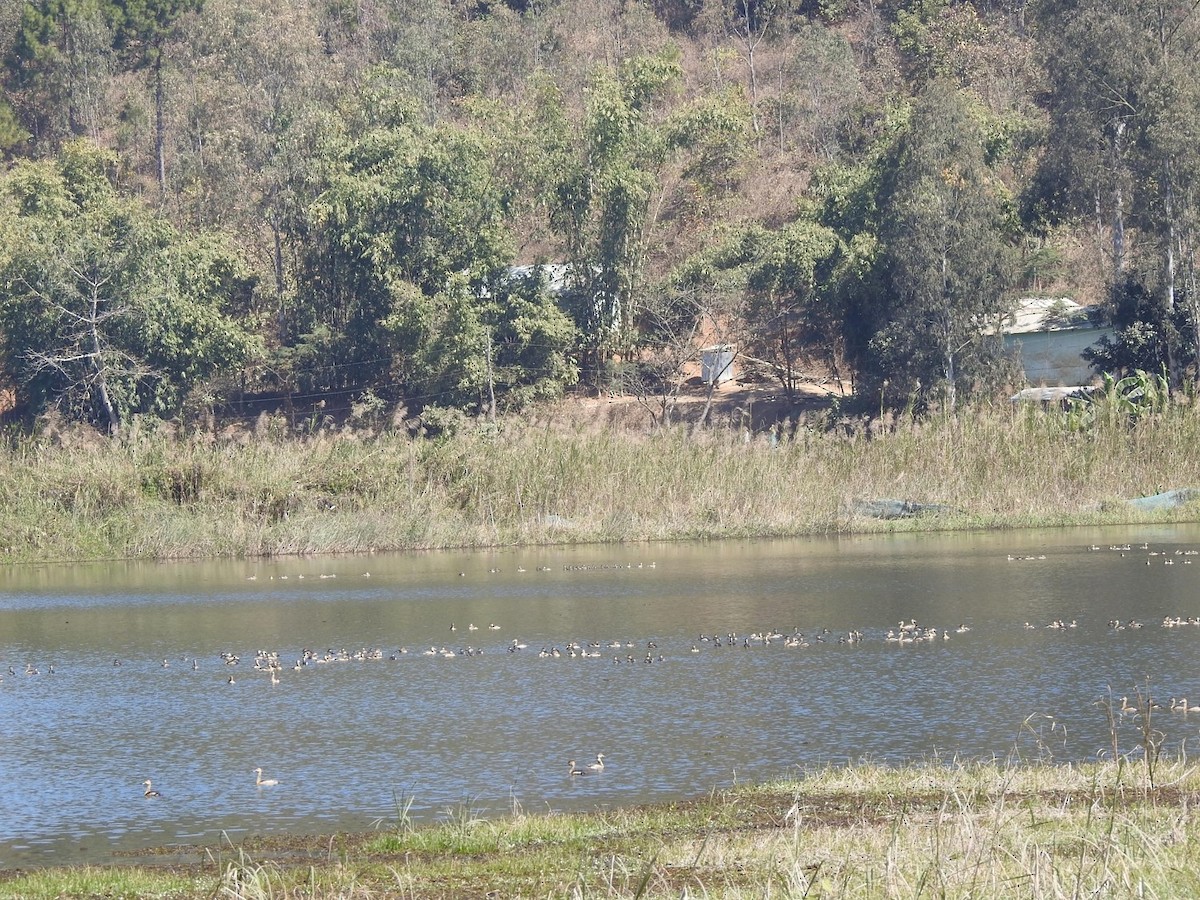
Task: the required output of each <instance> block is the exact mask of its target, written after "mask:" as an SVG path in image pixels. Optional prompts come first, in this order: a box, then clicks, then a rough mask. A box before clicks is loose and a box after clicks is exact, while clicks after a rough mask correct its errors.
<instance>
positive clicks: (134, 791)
mask: <svg viewBox="0 0 1200 900" xmlns="http://www.w3.org/2000/svg"><path fill="white" fill-rule="evenodd" d="M1193 560H1200V527H1197V526H1153V527H1131V528H1121V529H1109V528H1106V529H1098V528H1086V529H1072V530H1045V531H1018V532H1005V533H986V534H944V535H943V534H921V535H899V536H876V537H853V538H828V539H803V540H780V541H753V542H750V541H746V542H743V541H729V542H720V543H691V544H667V545H657V544H656V545H636V546H611V547H610V546H601V547H596V546H592V547H583V548H533V549H521V550H505V551H496V552H473V553H465V552H463V553H450V552H441V553H422V554H396V555H387V556H383V555H376V556H369V557H350V558H328V557H322V558H288V559H273V560H266V561H262V560H257V561H228V560H225V561H216V562H203V563H190V562H189V563H162V564H150V563H133V562H123V563H105V564H96V565H39V566H28V567H15V568H9V569H6V570H4V572H3V584H2V586H0V587H2V589H0V675H2V676H3V680H2V681H0V795H2V796H3V797H4V798H5V804H4V815H3V816H0V867H16V866H31V865H32V866H36V865H46V864H51V863H56V864H58V863H74V862H83V861H91V862H111V861H114V860H120V859H123V858H128V855H129V854H131V853H136V852H137V851H139V850H142V849H145V848H149V847H160V846H179V847H181V848H184V849H182V850H181V851H180V852H181V853H189V852H193V851H191V850H188V849H187V848H189V847H192V846H194V845H200V844H209V845H212V844H218V843H220V842H222V841H223V840H229V841H233V842H237V841H240V840H242V839H244V838H246V837H248V836H250V835H272V834H282V833H326V832H332V831H335V830H362V829H369V828H371V827H374V826H376V825H377V824H378V825H381V826H386V825H387V823H389V822H395V820H396V817H397V814H398V810H399V809H401V808H407V810H408V815H409V816H410V817H411V818H412V819H413V820H414V821H416V822H431V821H436V820H438V819H440V818H443V817H447V816H452V817H458V816H460V815H463V814H465V813H466V812H470V813H472V814H478V815H489V814H492V815H494V814H500V813H504V812H508V811H510V810H512V809H514V808H520V809H524V810H527V811H530V812H544V811H547V810H577V809H592V808H597V807H609V806H617V805H625V804H633V803H641V802H651V801H661V800H668V799H673V798H683V797H694V796H697V795H701V794H705V793H707V792H709V791H710V790H712V789H713V788H720V787H725V786H729V785H731V784H734V783H739V782H756V781H764V780H768V779H776V778H787V777H795V776H797V775H799V774H802V773H803V771H804V770H805V769H806V768H810V767H813V766H817V765H823V764H827V763H845V762H853V761H856V760H863V759H870V760H874V761H886V762H897V763H899V762H907V761H914V760H924V759H929V758H931V757H935V756H936V757H940V758H944V759H947V760H950V759H954V758H960V759H962V758H979V757H989V758H990V757H993V756H999V757H1009V756H1012V755H1019V756H1021V757H1022V758H1025V759H1054V760H1081V759H1094V758H1097V757H1098V756H1105V755H1110V754H1111V753H1112V752H1113V747H1114V741H1115V744H1116V747H1117V750H1118V752H1125V753H1136V752H1137V749H1138V746H1139V744H1138V731H1137V727H1136V721H1135V720H1136V717H1134V716H1129V715H1122V714H1120V713H1118V714H1117V715H1116V716H1115V720H1116V721H1117V729H1116V733H1115V735H1114V733H1113V729H1112V728H1111V727H1110V724H1109V722H1110V720H1109V716H1108V715H1107V714H1106V712H1105V709H1104V708H1103V706H1102V705H1098V704H1097V701H1102V702H1107V701H1108V700H1109V699H1111V700H1112V702H1113V703H1114V704H1119V703H1120V698H1121V697H1122V696H1128V697H1130V698H1131V701H1132V698H1136V696H1137V695H1138V693H1139V692H1141V693H1143V694H1145V693H1147V692H1150V693H1152V695H1153V697H1154V699H1155V700H1156V701H1158V702H1161V703H1162V704H1163V706H1164V709H1162V710H1161V711H1159V712H1157V713H1156V714H1155V717H1154V722H1155V725H1156V727H1158V728H1161V730H1162V732H1163V734H1164V746H1165V747H1166V749H1167V750H1168V751H1171V752H1178V750H1179V749H1180V748H1181V747H1183V748H1187V747H1188V742H1191V744H1194V743H1195V742H1196V739H1197V737H1198V728H1200V713H1192V714H1191V715H1188V714H1185V713H1177V712H1172V711H1170V710H1169V709H1167V708H1166V707H1167V706H1168V705H1169V702H1170V698H1172V697H1189V698H1191V700H1190V705H1197V706H1200V671H1198V670H1197V668H1196V660H1197V659H1200V653H1198V651H1200V625H1196V624H1187V620H1188V619H1189V617H1191V618H1193V619H1200V590H1198V588H1200V562H1198V563H1197V564H1196V565H1192V563H1193ZM1164 619H1166V620H1167V624H1169V625H1171V626H1174V627H1165V626H1164ZM1176 620H1178V621H1179V623H1180V624H1176ZM901 623H903V624H904V627H903V628H902V627H901ZM1056 623H1057V624H1061V625H1062V626H1064V627H1050V626H1052V625H1054V624H1056ZM1138 626H1142V627H1138ZM929 629H936V630H937V631H936V633H935V635H934V636H933V637H932V639H930V634H931V633H930V631H929ZM889 631H891V635H890V637H889ZM430 651H432V652H430ZM597 753H603V754H604V762H605V768H604V770H603V772H601V773H599V774H590V773H589V774H587V775H582V776H572V775H571V774H569V769H568V760H571V759H574V760H575V761H576V763H577V767H584V766H586V765H587V764H588V763H591V762H593V761H594V760H595V758H596V754H597ZM256 768H261V769H262V770H263V778H265V779H271V780H275V781H277V782H278V784H275V785H267V786H258V785H256V775H255V771H254V770H255V769H256ZM147 780H150V781H152V783H153V790H155V791H157V792H159V793H160V794H161V796H160V797H154V798H147V797H144V796H143V792H144V790H145V788H144V787H143V782H145V781H147Z"/></svg>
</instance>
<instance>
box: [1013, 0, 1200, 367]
mask: <svg viewBox="0 0 1200 900" xmlns="http://www.w3.org/2000/svg"><path fill="white" fill-rule="evenodd" d="M1038 10H1039V16H1038V25H1039V36H1040V38H1041V42H1042V46H1043V50H1044V55H1045V58H1046V61H1047V68H1048V71H1049V75H1050V86H1051V89H1050V91H1049V94H1048V97H1049V100H1048V108H1049V112H1050V123H1051V129H1050V132H1049V141H1048V146H1047V151H1046V153H1045V155H1044V158H1043V161H1042V165H1041V167H1040V170H1039V178H1038V180H1037V181H1036V182H1035V185H1034V190H1033V191H1031V202H1030V203H1029V204H1028V206H1029V207H1030V208H1031V209H1032V210H1033V211H1034V213H1035V214H1037V215H1040V216H1041V217H1042V218H1044V219H1047V220H1051V221H1052V220H1053V219H1054V218H1055V217H1063V218H1070V217H1078V218H1083V217H1085V216H1089V215H1091V216H1095V218H1096V223H1095V224H1096V233H1097V236H1098V237H1099V238H1101V239H1106V240H1107V241H1108V242H1109V243H1110V245H1111V251H1110V257H1109V259H1110V267H1109V272H1108V282H1109V287H1110V296H1109V303H1110V310H1111V311H1112V312H1113V313H1114V315H1119V314H1120V308H1121V307H1122V305H1123V304H1124V303H1125V300H1124V299H1123V297H1122V294H1124V293H1126V292H1127V291H1128V289H1129V286H1130V282H1131V279H1137V280H1140V281H1142V282H1143V285H1144V287H1145V289H1146V290H1148V291H1150V292H1151V293H1156V294H1159V295H1160V296H1161V302H1158V303H1154V304H1141V309H1142V310H1143V313H1144V314H1153V315H1154V316H1155V318H1154V319H1152V320H1147V319H1143V320H1140V321H1141V323H1142V325H1143V326H1145V328H1142V327H1139V328H1138V329H1135V332H1136V333H1142V332H1144V331H1145V329H1146V328H1149V329H1151V330H1153V331H1156V332H1157V333H1158V337H1157V338H1156V339H1155V341H1154V342H1153V343H1156V344H1159V345H1161V346H1162V347H1163V348H1164V349H1165V351H1166V354H1167V366H1168V371H1169V375H1170V380H1171V383H1172V384H1178V383H1179V381H1180V379H1181V377H1182V370H1183V368H1184V366H1185V365H1186V361H1187V360H1188V359H1189V358H1190V359H1191V360H1192V363H1193V365H1195V371H1196V375H1197V377H1200V364H1197V363H1198V361H1197V359H1196V357H1195V352H1196V351H1195V350H1191V349H1189V348H1188V347H1187V346H1185V344H1190V346H1191V347H1200V342H1198V341H1197V338H1198V337H1200V315H1197V314H1200V298H1198V296H1197V295H1198V292H1197V290H1196V288H1197V286H1198V285H1197V279H1196V275H1195V271H1196V269H1195V256H1196V253H1197V250H1198V249H1200V246H1198V241H1197V235H1198V231H1197V223H1198V222H1200V150H1198V149H1197V145H1198V142H1200V126H1198V125H1197V122H1198V120H1200V75H1197V63H1198V62H1200V15H1198V11H1197V9H1196V7H1195V5H1194V4H1191V3H1181V2H1170V0H1121V2H1117V3H1101V2H1097V0H1089V2H1084V3H1074V2H1060V0H1052V2H1047V3H1045V4H1039V7H1038ZM1131 235H1132V236H1133V238H1134V239H1133V240H1132V241H1131V240H1130V236H1131ZM1135 257H1138V258H1135ZM1181 306H1182V307H1183V310H1181V309H1180V307H1181ZM1181 311H1186V312H1187V313H1188V316H1187V317H1186V318H1188V319H1189V320H1190V324H1189V325H1187V326H1186V327H1188V328H1189V329H1190V330H1191V331H1192V336H1191V338H1190V339H1189V340H1188V341H1186V342H1184V341H1183V339H1182V335H1181V332H1180V330H1179V327H1178V326H1179V321H1180V319H1181V318H1183V317H1182V316H1180V315H1179V313H1180V312H1181ZM1138 343H1139V344H1144V341H1143V340H1141V339H1139V340H1138Z"/></svg>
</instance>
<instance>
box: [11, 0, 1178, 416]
mask: <svg viewBox="0 0 1200 900" xmlns="http://www.w3.org/2000/svg"><path fill="white" fill-rule="evenodd" d="M1168 26H1169V27H1168ZM0 36H2V37H0V41H2V42H3V43H2V44H0V53H2V54H3V59H4V69H3V73H2V75H3V82H4V89H5V93H4V100H3V101H0V147H2V148H4V150H5V154H6V158H7V160H8V169H7V172H6V174H5V175H4V181H3V183H2V185H0V188H2V190H0V202H2V203H3V204H4V205H5V208H6V215H5V216H4V218H5V219H6V220H8V221H7V224H6V225H5V226H4V229H3V231H4V233H3V235H0V237H3V238H4V241H3V246H4V250H3V251H0V274H3V276H4V277H3V285H4V286H3V297H0V301H2V302H0V311H2V312H3V318H2V319H0V335H2V336H3V338H4V344H3V347H2V348H0V350H2V352H3V360H2V361H3V365H4V369H5V372H6V374H7V376H8V378H9V379H10V381H11V383H12V384H13V385H14V386H16V388H17V396H18V400H19V406H20V408H21V409H22V410H24V411H25V412H26V413H28V414H29V415H36V414H38V413H39V412H41V411H43V410H45V409H47V408H51V407H53V408H57V409H59V410H62V411H65V412H66V413H67V414H68V415H69V416H70V417H72V418H79V419H81V420H84V421H90V422H94V423H95V424H97V425H100V426H102V427H105V428H107V429H109V430H115V429H117V428H119V427H120V425H121V423H122V422H124V421H127V420H128V418H129V417H130V416H132V415H134V414H136V413H150V414H155V415H161V416H165V417H168V418H170V417H174V416H179V415H190V414H194V413H196V412H197V411H201V412H202V411H203V410H204V409H206V408H210V407H211V406H212V404H213V403H219V402H220V401H221V400H222V399H223V398H226V397H229V396H231V395H234V394H237V395H240V394H243V393H251V394H257V393H276V394H282V395H289V396H305V395H317V394H322V395H324V394H332V395H345V396H351V397H353V398H354V399H355V402H360V403H361V402H366V403H378V404H382V405H386V406H390V407H397V408H399V407H403V408H405V409H407V410H413V411H419V410H421V409H423V408H425V407H427V406H437V407H443V408H449V409H462V410H465V411H467V412H476V413H477V412H480V411H481V410H486V409H488V408H491V407H493V406H498V407H502V408H520V407H522V406H526V405H528V404H530V403H536V402H539V401H541V400H544V399H552V398H554V397H557V396H559V395H561V393H562V392H563V391H564V390H565V389H568V388H570V387H571V386H572V385H574V384H576V383H579V382H580V381H582V382H583V383H585V384H587V385H588V386H589V387H590V388H597V389H601V390H617V391H620V392H627V393H632V394H634V395H635V396H642V397H643V398H644V397H646V396H649V395H652V394H655V393H661V392H662V390H663V386H664V385H671V384H676V383H678V382H679V381H680V379H682V378H686V366H687V365H688V364H690V363H694V360H695V351H696V347H697V346H698V345H699V343H700V342H699V339H698V335H700V334H703V335H704V336H705V339H706V340H707V339H708V338H709V337H710V336H712V337H714V338H715V340H716V341H717V342H730V343H737V344H738V345H739V346H740V347H741V348H743V349H744V350H746V351H747V352H749V353H751V354H752V355H754V356H756V357H757V358H760V359H762V360H764V361H765V362H766V364H767V366H768V371H770V372H773V373H775V374H774V376H773V377H775V378H776V379H777V380H778V382H779V390H780V391H781V392H782V393H783V394H784V395H785V396H786V397H787V398H789V399H795V398H796V397H797V396H798V394H799V393H800V392H801V391H802V388H803V385H804V383H805V382H806V379H807V378H808V377H809V376H811V374H812V373H814V372H818V373H825V374H827V375H828V376H829V377H831V378H836V379H841V380H842V381H843V382H844V383H851V382H853V383H854V384H856V385H858V386H859V387H860V388H862V389H863V390H864V391H866V392H867V393H869V394H870V395H876V394H878V395H881V396H882V397H883V399H884V401H885V402H888V403H892V404H895V405H914V404H915V406H916V407H917V408H925V407H928V406H934V405H944V404H948V405H950V406H953V405H954V404H955V403H956V402H957V400H958V399H959V398H960V397H965V396H971V395H974V394H987V393H988V392H990V391H994V389H995V388H996V387H998V386H1002V385H1004V384H1006V383H1007V382H1008V381H1009V380H1011V379H1012V377H1013V372H1012V368H1011V364H1010V362H1008V361H1006V360H1005V359H1004V358H1003V357H1002V355H1001V354H1000V353H999V351H998V349H997V347H996V346H994V344H993V343H989V342H988V341H986V340H981V339H980V338H979V335H980V333H981V330H982V331H986V328H983V329H981V326H983V325H986V323H988V322H990V321H994V320H995V319H996V318H997V317H999V316H1002V315H1003V314H1004V312H1005V311H1006V309H1008V308H1011V304H1012V303H1013V302H1014V301H1015V299H1016V298H1018V297H1020V296H1028V295H1030V294H1033V295H1045V296H1070V297H1072V298H1074V299H1076V300H1078V301H1080V302H1083V303H1091V304H1099V305H1101V306H1103V307H1104V308H1105V309H1106V310H1107V313H1108V315H1109V316H1110V317H1111V319H1112V321H1113V322H1114V323H1115V324H1116V325H1118V326H1119V331H1118V334H1119V335H1120V338H1119V340H1118V342H1117V344H1116V346H1114V347H1109V348H1105V349H1104V350H1103V351H1102V352H1101V356H1100V358H1099V359H1098V360H1097V366H1098V367H1103V368H1109V369H1113V370H1131V369H1134V368H1145V369H1150V370H1156V369H1160V368H1166V369H1168V370H1169V372H1170V375H1171V378H1172V381H1173V382H1174V383H1176V384H1181V383H1182V382H1183V381H1184V380H1186V379H1190V378H1193V377H1195V374H1196V372H1197V367H1196V363H1195V359H1196V352H1197V346H1198V343H1200V342H1197V340H1196V337H1195V335H1196V333H1197V322H1198V321H1200V316H1197V315H1196V312H1195V310H1196V307H1197V304H1198V303H1200V298H1198V292H1197V290H1196V288H1195V284H1196V279H1195V269H1194V261H1193V259H1194V258H1193V253H1192V248H1193V246H1194V226H1193V222H1195V221H1200V215H1197V213H1200V200H1197V199H1194V198H1197V197H1200V191H1197V190H1195V188H1196V187H1197V179H1200V160H1197V159H1195V158H1194V157H1195V154H1196V152H1197V151H1196V150H1195V149H1194V148H1195V147H1196V146H1198V144H1197V142H1195V141H1193V140H1191V136H1192V134H1193V132H1194V131H1196V130H1198V128H1200V76H1197V75H1195V74H1193V73H1194V72H1195V71H1200V70H1197V69H1196V68H1195V67H1194V66H1192V65H1191V63H1192V62H1193V61H1194V60H1193V57H1194V56H1195V54H1196V47H1197V46H1200V21H1198V20H1197V13H1196V11H1195V10H1194V9H1192V8H1191V7H1189V6H1186V5H1184V4H1174V3H1171V4H1166V5H1163V4H1158V5H1157V6H1154V7H1153V8H1152V7H1151V6H1150V5H1149V4H1143V3H1140V2H1132V3H1128V4H1124V5H1122V6H1120V7H1112V6H1111V5H1107V4H1100V3H1085V4H1075V3H1072V4H1066V3H1059V2H1056V0H1042V2H1040V3H1038V4H1036V5H1032V6H1031V5H1027V4H1025V3H1023V2H984V0H977V2H952V0H929V2H925V0H888V2H873V3H866V2H842V0H824V2H817V0H798V2H793V3H784V2H774V0H731V2H717V0H654V2H648V3H645V4H629V3H627V2H623V0H599V2H584V0H509V2H508V3H491V2H486V0H476V2H470V0H454V2H443V3H434V2H431V0H396V2H387V0H361V2H357V3H348V2H340V0H282V2H281V3H276V4H271V5H267V4H264V3H262V2H261V0H148V2H146V3H143V4H137V5H134V4H132V3H129V2H126V0H95V2H92V3H85V4H74V3H66V2H64V0H21V2H17V3H13V4H7V5H5V7H4V9H3V10H0ZM1114 36H1119V37H1114ZM544 263H551V264H555V265H558V266H560V267H562V271H563V272H565V273H566V275H565V276H564V280H563V284H562V285H560V286H558V287H556V288H554V289H551V286H550V284H549V283H548V282H547V280H546V279H544V278H541V277H537V275H536V273H537V271H538V270H536V269H535V270H534V273H535V275H534V276H533V277H528V278H517V277H514V276H512V275H511V272H512V271H513V269H512V268H511V267H513V266H528V265H534V266H536V265H539V264H544ZM116 320H120V322H121V324H120V326H119V327H118V326H117V324H115V323H116ZM1129 329H1132V330H1129ZM622 361H623V362H622Z"/></svg>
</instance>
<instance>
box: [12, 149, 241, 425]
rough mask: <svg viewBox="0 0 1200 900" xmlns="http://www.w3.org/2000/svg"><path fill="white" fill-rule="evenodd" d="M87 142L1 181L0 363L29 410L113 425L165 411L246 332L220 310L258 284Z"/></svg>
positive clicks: (223, 364) (234, 358) (221, 366)
mask: <svg viewBox="0 0 1200 900" xmlns="http://www.w3.org/2000/svg"><path fill="white" fill-rule="evenodd" d="M113 162H114V160H113V158H112V156H111V155H110V154H107V153H105V152H103V151H100V150H98V149H96V148H94V147H92V146H91V145H88V144H85V143H75V144H70V145H68V146H67V147H66V148H65V150H64V153H63V155H62V157H61V159H60V160H56V161H51V162H45V163H25V164H21V165H19V166H17V167H16V168H15V169H13V171H12V172H10V173H9V174H8V176H7V177H6V178H5V179H4V180H3V182H0V190H2V191H3V196H4V201H5V203H6V205H7V206H8V209H9V212H10V214H11V215H12V216H13V217H14V219H15V222H14V224H13V226H12V241H13V243H12V244H11V246H10V247H9V249H8V253H7V254H6V257H5V258H4V259H3V260H2V266H0V325H2V332H0V333H2V336H3V364H4V369H5V372H6V374H7V375H8V376H9V377H10V378H11V379H12V380H13V382H14V383H15V384H17V385H18V386H19V388H20V390H21V392H22V394H23V396H24V397H25V399H26V401H27V402H28V404H29V405H30V407H31V411H33V412H40V411H42V410H45V409H47V408H49V407H52V406H53V407H58V408H59V409H60V410H62V411H63V412H65V413H66V414H67V415H68V417H70V418H74V419H79V420H83V421H89V422H96V423H98V424H101V425H103V426H104V427H105V428H108V429H110V430H116V429H117V427H118V426H119V425H120V424H121V423H123V422H125V421H127V420H128V419H129V417H130V416H132V415H134V414H137V413H149V414H153V415H162V416H172V415H175V414H177V413H178V412H179V410H180V409H181V408H182V405H183V403H184V401H185V400H186V399H187V397H188V395H189V393H190V392H192V391H194V390H196V389H197V388H199V387H200V386H201V385H202V384H203V382H204V381H205V380H206V379H208V378H211V377H213V376H215V375H218V374H221V373H232V372H234V371H236V369H237V367H238V366H240V365H241V364H242V363H243V362H244V361H245V360H247V359H248V358H249V357H250V356H251V355H252V354H253V352H254V346H255V342H254V339H253V338H252V337H251V335H249V334H248V333H247V332H246V331H245V329H244V328H243V327H242V326H240V325H239V324H238V323H237V322H236V321H235V320H234V319H233V318H231V316H230V315H229V310H230V308H231V307H233V306H234V305H235V304H236V303H238V302H242V303H244V302H245V295H246V294H248V293H249V292H250V291H252V290H253V285H254V281H253V278H251V277H250V276H249V275H248V274H247V273H246V272H245V271H244V269H243V267H242V266H241V264H240V263H239V262H238V261H237V259H236V257H234V256H233V255H232V254H231V253H230V252H229V250H228V249H227V248H225V247H224V246H223V245H222V243H221V242H220V241H219V240H217V239H214V238H211V237H203V236H196V237H193V238H183V237H181V236H180V235H179V234H177V233H176V232H175V231H174V229H172V228H171V227H170V226H169V225H167V224H166V223H165V222H163V221H162V220H160V219H156V218H155V217H154V216H152V215H151V214H149V213H148V212H147V211H146V210H145V209H144V208H143V207H142V206H141V205H140V204H139V203H138V202H137V201H133V200H129V199H127V198H123V197H121V196H120V195H119V194H118V193H117V192H116V190H115V189H114V187H113V185H112V182H111V180H110V178H111V172H112V165H113Z"/></svg>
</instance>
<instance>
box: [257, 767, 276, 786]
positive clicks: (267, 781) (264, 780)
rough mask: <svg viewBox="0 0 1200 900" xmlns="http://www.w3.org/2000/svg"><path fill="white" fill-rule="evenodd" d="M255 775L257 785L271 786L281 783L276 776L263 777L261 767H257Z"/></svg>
mask: <svg viewBox="0 0 1200 900" xmlns="http://www.w3.org/2000/svg"><path fill="white" fill-rule="evenodd" d="M254 775H255V778H254V784H255V786H256V787H270V786H271V785H273V784H279V782H278V781H276V780H275V779H274V778H263V777H262V769H261V768H257V769H255V770H254Z"/></svg>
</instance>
